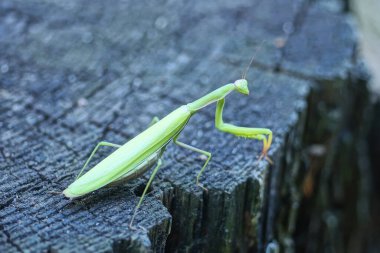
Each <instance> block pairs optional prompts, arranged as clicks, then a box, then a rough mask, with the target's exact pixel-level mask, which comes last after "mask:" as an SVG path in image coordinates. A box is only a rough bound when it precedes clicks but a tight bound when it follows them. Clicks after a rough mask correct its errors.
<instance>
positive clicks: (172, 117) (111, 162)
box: [63, 105, 191, 198]
mask: <svg viewBox="0 0 380 253" xmlns="http://www.w3.org/2000/svg"><path fill="white" fill-rule="evenodd" d="M190 117H191V112H190V111H189V110H188V108H187V106H185V105H184V106H181V107H179V108H178V109H176V110H175V111H173V112H172V113H170V114H168V115H167V116H166V117H165V118H163V119H162V120H160V121H158V122H157V123H156V124H154V125H152V126H151V127H149V128H148V129H146V130H145V131H143V132H142V133H141V134H139V135H137V136H136V137H134V138H133V139H132V140H130V141H128V142H127V143H126V144H124V145H123V146H121V147H120V148H118V149H117V150H116V151H115V152H113V153H112V154H111V155H109V156H108V157H106V158H105V159H103V160H102V161H101V162H100V163H98V164H97V165H96V166H95V167H93V168H92V169H90V170H89V171H88V172H87V173H86V174H84V175H83V176H81V177H80V178H78V179H77V180H76V181H74V182H73V183H72V184H71V185H69V187H67V189H66V190H65V191H64V192H63V194H65V196H66V197H69V198H75V197H79V196H82V195H85V194H87V193H89V192H92V191H95V190H97V189H99V188H101V187H103V186H105V185H107V184H109V183H111V182H114V181H115V180H118V179H121V178H122V177H123V176H126V175H128V174H129V175H132V174H134V173H138V172H139V171H138V169H140V170H141V169H145V167H148V166H145V167H144V166H140V165H141V164H142V163H144V161H147V159H148V158H149V157H151V156H152V155H153V154H155V153H157V151H159V150H160V149H161V148H162V147H164V146H165V145H166V144H167V143H168V142H169V141H170V140H171V139H172V138H173V137H174V136H175V135H177V134H178V133H179V132H180V131H181V130H182V129H183V127H184V126H185V125H186V123H187V121H188V120H189V118H190ZM138 174H140V173H138Z"/></svg>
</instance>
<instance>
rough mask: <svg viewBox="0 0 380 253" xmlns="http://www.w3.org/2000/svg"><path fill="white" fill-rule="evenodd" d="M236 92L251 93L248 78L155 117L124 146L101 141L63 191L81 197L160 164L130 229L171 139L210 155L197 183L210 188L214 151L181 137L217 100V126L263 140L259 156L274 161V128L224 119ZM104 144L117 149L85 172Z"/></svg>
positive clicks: (133, 176) (242, 135)
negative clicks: (206, 181) (207, 179)
mask: <svg viewBox="0 0 380 253" xmlns="http://www.w3.org/2000/svg"><path fill="white" fill-rule="evenodd" d="M233 91H237V92H239V93H241V94H244V95H249V89H248V82H247V80H246V79H245V78H244V77H243V78H242V79H239V80H236V81H235V82H234V83H229V84H226V85H224V86H222V87H220V88H218V89H216V90H214V91H212V92H210V93H208V94H207V95H205V96H203V97H201V98H199V99H198V100H195V101H194V102H192V103H188V104H186V105H182V106H180V107H179V108H178V109H176V110H174V111H173V112H171V113H170V114H168V115H167V116H166V117H164V118H163V119H161V120H158V118H154V119H153V121H152V123H151V125H150V126H149V127H148V128H147V129H146V130H145V131H143V132H142V133H140V134H139V135H137V136H136V137H134V138H133V139H131V140H130V141H128V142H127V143H125V144H124V145H117V144H113V143H110V142H105V141H102V142H100V143H98V144H97V146H96V147H95V149H94V150H93V151H92V153H91V155H90V157H89V158H88V159H87V161H86V162H85V164H84V166H83V168H82V169H81V171H80V172H79V174H78V176H77V177H76V179H75V181H74V182H73V183H71V184H70V185H69V186H68V187H67V188H66V189H65V190H64V191H63V194H64V195H65V196H66V197H68V198H70V199H72V198H77V197H80V196H83V195H85V194H88V193H90V192H93V191H95V190H97V189H99V188H102V187H103V186H106V185H109V184H111V183H112V184H113V183H115V182H120V181H129V180H132V179H134V178H137V177H139V176H141V175H142V174H143V173H145V172H146V171H147V170H148V169H149V168H151V167H152V166H153V165H154V164H156V166H155V167H154V169H153V172H152V174H151V176H150V178H149V180H148V183H147V185H146V187H145V189H144V191H143V194H142V195H141V197H140V200H139V202H138V204H137V205H136V207H135V210H134V213H133V215H132V218H131V221H130V224H129V226H130V228H134V227H133V221H134V219H135V216H136V214H137V212H138V209H139V207H140V206H141V203H142V201H143V200H144V197H145V195H146V193H147V190H148V189H149V186H150V185H151V183H152V181H153V179H154V177H155V175H156V174H157V171H158V170H159V168H160V167H161V165H162V160H161V157H162V154H163V153H164V151H165V148H166V146H167V145H168V144H169V143H170V142H171V141H173V142H174V143H175V144H177V145H178V146H180V147H182V148H186V149H189V150H191V151H194V152H198V153H200V154H202V155H204V156H205V157H207V159H206V161H205V163H204V165H203V167H202V168H201V170H200V171H199V172H198V175H197V177H196V184H197V185H198V186H200V187H201V188H202V189H204V190H206V191H207V189H206V188H205V187H204V186H203V185H202V184H201V183H200V182H199V181H200V177H201V175H202V173H203V171H204V170H205V168H206V166H207V164H208V163H209V161H210V159H211V153H210V152H207V151H205V150H202V149H199V148H195V147H192V146H190V145H188V144H185V143H183V142H181V141H179V140H178V137H179V135H180V134H181V132H182V130H183V129H184V128H185V126H186V125H187V123H188V122H189V120H190V118H191V117H192V116H193V115H194V114H195V113H197V112H198V111H199V110H201V109H202V108H204V107H206V106H208V105H210V104H212V103H214V102H216V112H215V127H216V128H217V129H219V130H220V131H222V132H227V133H230V134H233V135H235V136H239V137H245V138H251V139H256V140H260V141H262V142H263V149H262V153H261V155H260V157H259V159H262V158H265V159H266V160H268V161H269V162H270V163H271V160H270V159H269V158H268V155H267V154H268V150H269V148H270V146H271V143H272V131H271V130H270V129H267V128H249V127H241V126H235V125H232V124H228V123H224V122H223V107H224V104H225V97H226V96H227V95H228V94H230V93H231V92H233ZM101 146H110V147H114V148H117V149H116V151H114V152H113V153H111V154H110V155H109V156H107V157H106V158H104V159H103V160H102V161H101V162H99V163H98V164H97V165H95V166H94V167H93V168H92V169H90V170H89V171H88V172H86V173H85V174H83V171H84V169H85V168H86V167H87V165H88V163H89V162H90V161H91V159H92V157H93V156H94V154H95V153H96V152H97V150H98V148H99V147H101Z"/></svg>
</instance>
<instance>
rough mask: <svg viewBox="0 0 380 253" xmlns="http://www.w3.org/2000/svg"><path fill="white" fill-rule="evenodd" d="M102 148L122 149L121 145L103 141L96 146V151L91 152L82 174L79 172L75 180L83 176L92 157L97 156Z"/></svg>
mask: <svg viewBox="0 0 380 253" xmlns="http://www.w3.org/2000/svg"><path fill="white" fill-rule="evenodd" d="M101 146H108V147H114V148H120V147H121V145H118V144H114V143H111V142H107V141H101V142H99V143H98V144H97V145H96V147H95V148H94V150H93V151H92V152H91V155H90V157H89V158H88V159H87V161H86V162H85V164H84V165H83V167H82V169H81V170H80V172H79V174H78V175H77V177H76V178H75V180H77V179H78V178H80V176H81V175H82V173H83V171H84V169H85V168H86V167H87V165H88V164H89V162H90V161H91V159H92V157H93V156H94V155H95V153H96V151H98V149H99V148H100V147H101Z"/></svg>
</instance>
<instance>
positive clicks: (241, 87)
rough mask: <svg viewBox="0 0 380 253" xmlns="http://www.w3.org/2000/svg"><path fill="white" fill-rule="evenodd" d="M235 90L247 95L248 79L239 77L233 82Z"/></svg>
mask: <svg viewBox="0 0 380 253" xmlns="http://www.w3.org/2000/svg"><path fill="white" fill-rule="evenodd" d="M234 85H235V87H236V90H237V91H238V92H240V93H242V94H245V95H249V89H248V81H247V80H245V79H239V80H236V81H235V82H234Z"/></svg>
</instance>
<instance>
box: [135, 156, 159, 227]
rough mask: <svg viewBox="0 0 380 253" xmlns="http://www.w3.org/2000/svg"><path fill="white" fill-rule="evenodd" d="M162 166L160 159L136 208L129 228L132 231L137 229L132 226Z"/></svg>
mask: <svg viewBox="0 0 380 253" xmlns="http://www.w3.org/2000/svg"><path fill="white" fill-rule="evenodd" d="M161 165H162V160H161V158H160V159H158V161H157V165H156V167H155V168H154V170H153V172H152V175H151V176H150V178H149V181H148V183H147V184H146V186H145V189H144V192H143V194H142V195H141V197H140V200H139V203H138V204H137V206H136V207H135V211H134V212H133V215H132V219H131V222H130V223H129V227H130V228H131V229H135V227H133V226H132V224H133V221H134V219H135V217H136V214H137V211H138V210H139V208H140V206H141V203H142V202H143V200H144V197H145V194H146V192H147V191H148V189H149V187H150V185H151V184H152V181H153V178H154V176H156V174H157V171H158V169H159V168H160V167H161Z"/></svg>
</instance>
